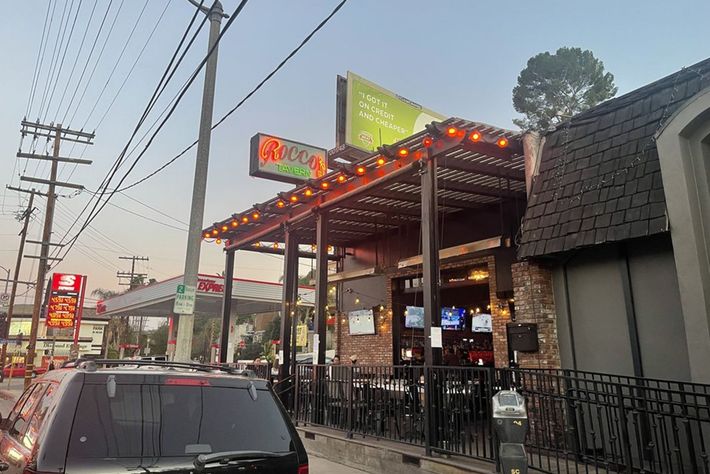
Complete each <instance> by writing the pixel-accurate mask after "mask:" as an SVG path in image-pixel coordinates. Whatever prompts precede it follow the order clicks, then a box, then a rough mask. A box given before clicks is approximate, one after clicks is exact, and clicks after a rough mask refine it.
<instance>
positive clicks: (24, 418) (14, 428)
mask: <svg viewBox="0 0 710 474" xmlns="http://www.w3.org/2000/svg"><path fill="white" fill-rule="evenodd" d="M46 388H47V386H46V385H45V384H35V388H34V390H32V393H30V395H29V397H28V398H27V400H26V401H25V404H24V405H23V406H22V408H21V409H20V410H19V414H18V415H17V418H16V419H15V420H14V422H13V424H12V425H11V426H10V429H9V431H10V434H11V435H12V436H14V437H15V438H17V439H18V440H21V437H22V435H23V434H24V432H25V429H26V428H27V425H28V424H29V421H30V417H31V416H32V413H33V412H34V409H35V407H36V406H37V404H38V402H39V400H40V398H42V394H43V393H44V391H45V389H46Z"/></svg>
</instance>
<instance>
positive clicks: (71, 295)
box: [46, 273, 85, 328]
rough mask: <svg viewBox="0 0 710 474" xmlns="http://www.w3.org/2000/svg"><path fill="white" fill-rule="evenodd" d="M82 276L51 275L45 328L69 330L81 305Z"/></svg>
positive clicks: (83, 280)
mask: <svg viewBox="0 0 710 474" xmlns="http://www.w3.org/2000/svg"><path fill="white" fill-rule="evenodd" d="M84 282H85V278H84V277H83V276H82V275H73V274H67V273H55V274H53V275H52V285H51V290H50V293H49V304H48V306H47V321H46V324H47V327H50V328H71V327H74V320H75V319H76V316H77V314H78V312H79V308H80V307H81V304H82V303H83V302H82V301H80V300H81V297H82V291H81V290H82V284H84Z"/></svg>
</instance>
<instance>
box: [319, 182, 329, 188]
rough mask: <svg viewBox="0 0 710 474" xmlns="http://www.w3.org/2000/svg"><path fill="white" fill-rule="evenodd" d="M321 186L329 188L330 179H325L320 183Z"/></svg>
mask: <svg viewBox="0 0 710 474" xmlns="http://www.w3.org/2000/svg"><path fill="white" fill-rule="evenodd" d="M320 187H321V188H322V189H328V188H329V187H330V183H329V182H328V181H323V182H322V183H320Z"/></svg>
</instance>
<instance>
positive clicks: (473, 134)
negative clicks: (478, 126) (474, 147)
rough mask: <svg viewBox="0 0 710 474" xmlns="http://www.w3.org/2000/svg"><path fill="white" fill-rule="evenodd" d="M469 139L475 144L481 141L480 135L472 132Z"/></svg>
mask: <svg viewBox="0 0 710 474" xmlns="http://www.w3.org/2000/svg"><path fill="white" fill-rule="evenodd" d="M469 138H470V139H471V141H472V142H477V141H479V140H480V139H481V134H480V133H479V132H473V133H471V136H470V137H469Z"/></svg>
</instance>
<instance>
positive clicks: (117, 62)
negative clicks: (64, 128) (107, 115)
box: [81, 0, 148, 130]
mask: <svg viewBox="0 0 710 474" xmlns="http://www.w3.org/2000/svg"><path fill="white" fill-rule="evenodd" d="M147 6H148V0H146V1H145V3H144V4H143V8H142V9H141V11H140V13H139V14H138V18H136V22H135V23H134V24H133V28H132V29H131V32H130V33H129V34H128V37H127V38H126V42H125V43H124V44H123V48H122V49H121V52H120V53H119V55H118V59H116V62H115V63H114V65H113V69H111V72H110V73H109V75H108V78H107V79H106V82H105V83H104V86H103V87H102V88H101V92H99V95H98V97H96V101H95V102H94V105H93V106H92V107H91V110H90V111H89V115H88V116H87V117H86V120H85V121H84V125H82V126H81V129H82V130H83V129H84V127H86V124H87V122H88V121H89V120H90V119H91V116H92V115H93V114H94V111H95V110H96V106H97V105H99V101H101V98H102V97H103V95H104V92H106V88H107V87H108V85H109V82H111V79H113V75H114V73H115V72H116V68H118V65H119V64H120V63H121V59H123V55H124V54H125V52H126V48H128V44H129V43H130V42H131V39H132V38H133V34H134V33H135V32H136V28H137V27H138V24H139V23H140V21H141V19H142V18H143V14H144V13H145V9H146V7H147Z"/></svg>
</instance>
